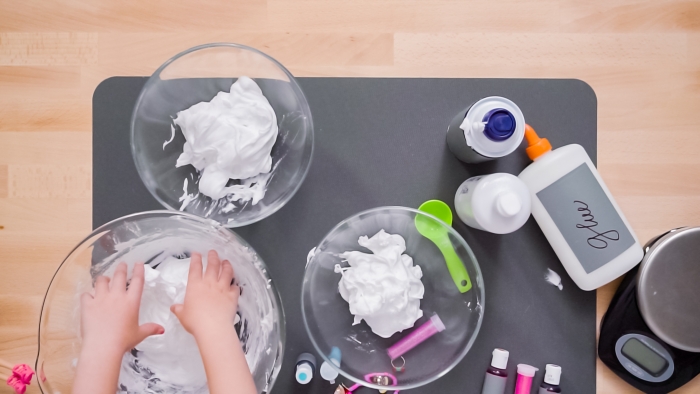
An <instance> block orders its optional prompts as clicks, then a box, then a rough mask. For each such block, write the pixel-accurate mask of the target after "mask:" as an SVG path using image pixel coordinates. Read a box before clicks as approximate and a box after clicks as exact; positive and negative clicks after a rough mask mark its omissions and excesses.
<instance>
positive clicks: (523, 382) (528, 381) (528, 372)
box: [515, 364, 538, 394]
mask: <svg viewBox="0 0 700 394" xmlns="http://www.w3.org/2000/svg"><path fill="white" fill-rule="evenodd" d="M537 371H538V369H537V368H535V367H533V366H532V365H527V364H518V380H516V381H515V394H530V389H531V388H532V378H534V377H535V372H537Z"/></svg>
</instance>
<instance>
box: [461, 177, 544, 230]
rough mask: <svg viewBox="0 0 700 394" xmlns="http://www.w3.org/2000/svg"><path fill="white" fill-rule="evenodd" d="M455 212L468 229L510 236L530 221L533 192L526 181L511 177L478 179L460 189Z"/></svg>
mask: <svg viewBox="0 0 700 394" xmlns="http://www.w3.org/2000/svg"><path fill="white" fill-rule="evenodd" d="M455 210H456V211H457V216H459V218H460V219H461V220H462V221H463V222H464V223H465V224H466V225H467V226H470V227H473V228H476V229H479V230H484V231H488V232H490V233H494V234H508V233H512V232H513V231H515V230H517V229H519V228H520V227H522V226H523V224H525V222H526V221H527V219H528V218H529V217H530V192H529V191H528V189H527V186H526V185H525V184H524V183H523V181H521V180H520V179H518V177H516V176H514V175H511V174H505V173H497V174H490V175H485V176H475V177H471V178H469V179H467V180H466V181H464V183H462V184H461V185H460V186H459V188H458V189H457V193H456V194H455Z"/></svg>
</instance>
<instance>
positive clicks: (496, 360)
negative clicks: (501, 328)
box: [491, 349, 508, 369]
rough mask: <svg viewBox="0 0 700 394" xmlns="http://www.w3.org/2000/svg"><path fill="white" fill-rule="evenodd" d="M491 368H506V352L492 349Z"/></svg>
mask: <svg viewBox="0 0 700 394" xmlns="http://www.w3.org/2000/svg"><path fill="white" fill-rule="evenodd" d="M491 366H492V367H494V368H498V369H506V367H507V366H508V351H507V350H503V349H493V357H492V358H491Z"/></svg>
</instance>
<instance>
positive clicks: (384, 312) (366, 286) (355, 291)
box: [335, 230, 425, 338]
mask: <svg viewBox="0 0 700 394" xmlns="http://www.w3.org/2000/svg"><path fill="white" fill-rule="evenodd" d="M358 243H359V244H360V246H364V247H365V248H367V249H369V250H370V251H372V253H363V252H360V251H349V252H345V253H342V254H341V255H340V257H341V258H342V259H343V260H345V261H346V262H347V263H348V265H349V267H346V268H341V267H340V265H336V267H335V271H336V272H338V273H341V274H342V278H341V279H340V282H339V283H338V289H339V290H340V295H341V296H342V297H343V299H344V300H345V301H347V302H348V304H349V306H350V313H351V314H353V315H354V316H355V321H354V323H353V325H355V324H359V323H360V322H361V321H362V320H364V321H365V322H366V323H367V325H368V326H369V327H370V328H371V329H372V332H374V333H375V334H377V335H379V336H380V337H382V338H389V337H390V336H392V335H394V334H395V333H397V332H400V331H403V330H405V329H407V328H411V327H413V325H414V324H415V322H416V320H418V319H420V318H421V317H422V316H423V311H422V310H421V309H420V300H421V299H422V298H423V293H424V292H425V288H424V287H423V282H421V278H422V277H423V272H422V271H421V268H420V266H418V265H416V266H414V265H413V258H411V256H409V255H407V254H403V253H404V252H405V251H406V240H404V238H403V237H402V236H400V235H397V234H388V233H386V232H385V231H384V230H381V231H379V232H378V233H377V234H375V235H374V236H373V237H372V238H368V237H367V236H362V237H360V239H359V240H358Z"/></svg>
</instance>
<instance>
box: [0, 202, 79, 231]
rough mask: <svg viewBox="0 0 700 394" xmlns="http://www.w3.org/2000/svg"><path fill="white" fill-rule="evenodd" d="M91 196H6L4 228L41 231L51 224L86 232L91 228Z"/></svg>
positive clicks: (0, 213)
mask: <svg viewBox="0 0 700 394" xmlns="http://www.w3.org/2000/svg"><path fill="white" fill-rule="evenodd" d="M90 203H91V199H90V198H61V199H59V198H56V199H43V198H23V199H13V198H3V199H0V217H2V221H3V223H2V225H3V226H4V227H5V230H3V231H8V232H9V231H27V232H31V231H38V230H41V229H43V228H52V229H53V230H54V231H56V232H84V233H85V235H87V234H89V233H90V231H91V229H92V207H91V204H90Z"/></svg>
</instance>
